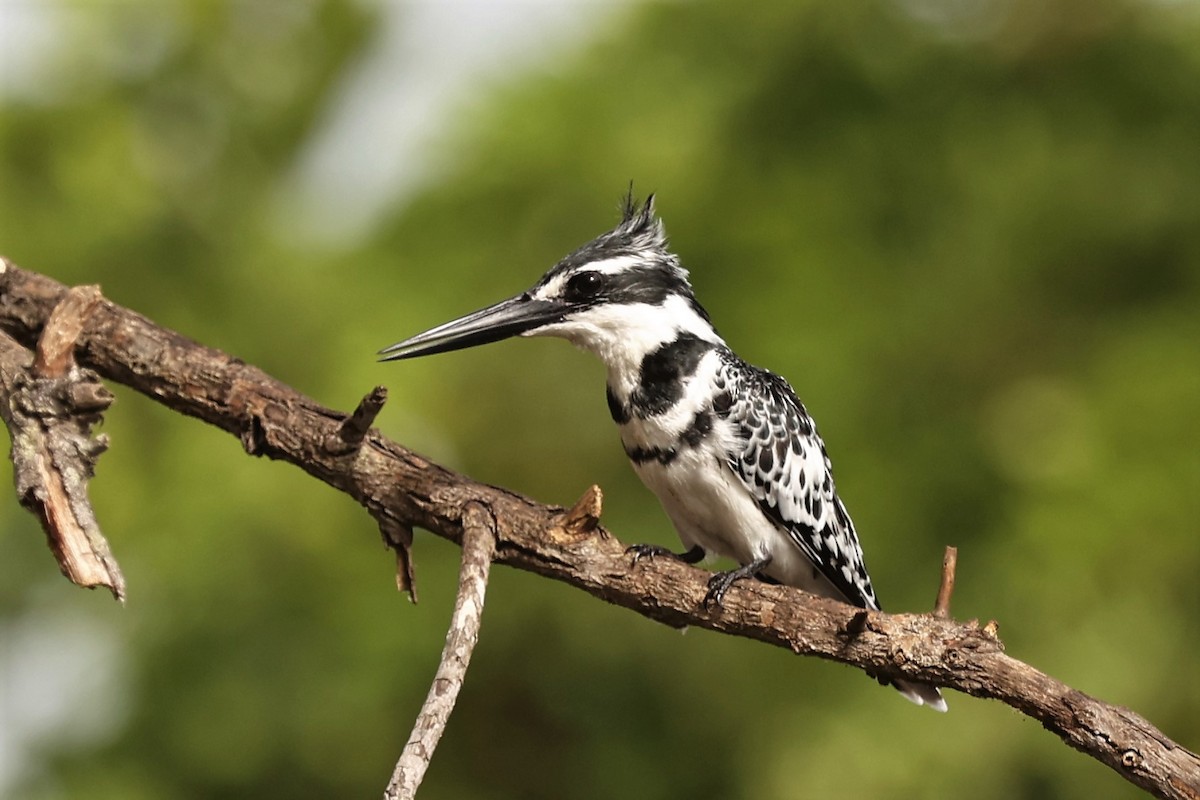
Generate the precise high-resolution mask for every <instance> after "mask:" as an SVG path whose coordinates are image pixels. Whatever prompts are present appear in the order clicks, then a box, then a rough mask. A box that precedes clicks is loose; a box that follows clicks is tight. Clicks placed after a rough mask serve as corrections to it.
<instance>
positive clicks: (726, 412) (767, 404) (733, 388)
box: [716, 353, 879, 609]
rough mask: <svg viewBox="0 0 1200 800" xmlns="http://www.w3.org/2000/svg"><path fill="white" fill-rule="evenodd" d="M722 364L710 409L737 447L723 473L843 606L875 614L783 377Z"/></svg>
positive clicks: (826, 467)
mask: <svg viewBox="0 0 1200 800" xmlns="http://www.w3.org/2000/svg"><path fill="white" fill-rule="evenodd" d="M723 361H724V363H723V364H722V366H721V369H720V370H719V371H718V374H717V384H718V386H717V389H718V398H719V399H718V404H717V407H716V410H717V412H718V413H719V414H721V415H722V416H724V417H725V418H726V419H727V420H728V421H729V423H731V425H732V427H733V430H734V432H735V433H736V435H737V440H738V445H739V446H740V447H735V449H734V450H732V451H730V452H729V454H728V463H729V467H730V468H731V469H732V470H733V472H734V474H736V475H737V476H738V477H740V478H741V479H742V482H743V483H744V484H745V486H746V488H747V489H748V490H749V491H750V493H751V494H752V495H753V497H754V499H755V500H756V501H757V502H758V506H759V508H761V509H762V511H763V513H764V514H766V515H767V516H768V517H769V518H770V519H771V520H773V521H774V522H775V523H776V524H777V525H778V526H779V527H781V528H782V529H783V530H784V531H785V532H786V533H787V534H788V536H789V537H790V538H791V540H792V542H793V543H794V544H795V545H796V547H798V548H799V549H800V551H801V552H803V553H804V555H805V556H806V557H807V558H808V560H809V561H811V562H812V564H813V566H814V567H816V568H817V569H818V570H819V571H820V572H821V574H822V575H824V576H825V578H826V579H828V581H829V582H830V583H831V584H832V585H833V587H834V588H835V589H836V590H837V592H838V593H840V594H841V595H842V596H843V598H844V599H845V600H846V602H848V603H851V604H852V605H856V606H860V607H863V608H870V609H878V608H879V604H878V601H877V600H876V598H875V590H874V589H873V588H872V587H871V578H870V576H868V575H867V570H866V567H865V565H864V563H863V554H862V548H861V547H860V546H859V543H858V534H857V533H855V531H854V523H853V522H851V521H850V516H849V515H848V514H847V513H846V508H845V507H844V506H843V505H842V501H841V500H840V499H839V498H838V496H837V490H836V488H835V486H834V483H833V472H832V469H831V467H830V463H829V457H828V456H827V455H826V453H825V444H824V442H822V441H821V437H820V436H819V435H818V434H817V430H816V427H815V426H814V424H813V421H812V418H811V417H809V415H808V412H807V411H805V409H804V406H803V404H801V402H800V400H799V399H798V398H797V397H796V394H795V392H794V391H792V387H791V386H789V385H788V382H787V381H785V380H784V379H783V378H781V377H779V376H778V375H775V374H774V373H771V372H768V371H767V370H764V369H759V368H758V367H754V366H751V365H750V364H747V363H746V362H744V361H742V360H741V359H739V358H737V356H735V355H733V354H732V353H728V354H727V356H726V357H725V358H724V359H723Z"/></svg>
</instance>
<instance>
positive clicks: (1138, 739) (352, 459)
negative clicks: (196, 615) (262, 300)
mask: <svg viewBox="0 0 1200 800" xmlns="http://www.w3.org/2000/svg"><path fill="white" fill-rule="evenodd" d="M3 266H4V267H5V268H4V269H3V270H2V274H0V328H3V329H4V330H7V331H8V332H9V333H10V334H11V335H12V336H13V337H14V338H16V339H17V340H19V341H21V342H22V343H24V344H25V346H27V347H30V346H32V345H33V343H34V342H35V341H36V339H37V335H38V332H39V331H40V329H41V327H42V326H43V325H44V324H45V320H46V319H47V318H48V317H49V315H50V311H51V309H52V308H53V307H54V305H55V304H56V303H57V302H58V300H59V299H60V298H61V297H62V295H63V294H64V293H65V292H66V289H65V287H63V286H62V285H60V284H58V283H56V282H54V281H52V280H50V279H49V278H45V277H43V276H40V275H37V274H34V273H29V272H25V271H23V270H20V269H18V268H16V267H15V266H12V265H11V264H7V265H3ZM79 348H80V353H79V355H80V358H81V360H82V361H84V362H85V363H87V364H88V365H89V366H91V367H93V368H94V369H96V370H97V371H98V372H100V373H101V374H102V375H104V376H106V377H108V378H111V379H113V380H117V381H119V382H121V383H124V384H127V385H129V386H131V387H133V388H134V389H136V390H138V391H140V392H143V393H145V394H146V395H148V396H149V397H151V398H153V399H155V400H157V401H158V402H160V403H163V404H164V405H166V406H169V407H170V408H173V409H175V410H177V411H180V412H182V413H184V414H189V415H192V416H195V417H199V418H201V419H203V420H206V421H207V422H210V423H212V424H213V425H216V426H218V427H220V428H222V429H223V430H226V431H229V432H230V433H232V434H233V435H235V436H238V437H239V438H240V439H241V440H242V442H243V444H244V445H245V447H246V449H247V451H248V452H251V453H254V454H256V455H266V456H268V457H270V458H277V459H282V460H286V461H289V462H291V463H293V464H295V465H296V466H298V467H300V468H301V469H303V470H305V471H306V472H308V473H309V474H311V475H313V476H315V477H317V478H319V479H321V480H323V481H325V482H326V483H328V484H330V485H331V486H334V487H335V488H337V489H340V490H341V491H344V492H346V493H347V494H349V495H350V496H351V497H353V498H355V499H356V500H357V501H358V502H360V503H361V504H362V505H363V506H365V507H366V508H367V510H368V511H369V512H370V513H371V514H372V516H374V517H375V518H376V519H377V520H380V522H381V526H382V524H383V520H388V521H389V522H390V523H391V524H394V525H395V526H396V528H395V530H400V531H402V530H411V529H412V528H413V527H421V528H424V529H426V530H428V531H431V532H433V533H434V534H436V535H438V536H442V537H444V538H447V539H450V540H452V541H458V540H459V538H460V536H461V532H462V529H463V519H464V516H465V515H466V513H467V512H466V509H467V508H468V506H470V505H472V504H479V505H480V506H482V507H483V508H485V509H487V510H488V512H489V513H490V514H491V516H492V517H493V518H494V519H495V521H496V558H495V560H496V561H498V562H500V563H504V564H508V565H510V566H515V567H518V568H520V569H524V570H529V571H532V572H536V573H538V574H540V575H544V576H547V577H550V578H553V579H555V580H559V581H563V582H565V583H569V584H571V585H573V586H576V587H578V588H580V589H582V590H584V591H586V592H588V593H589V594H592V595H594V596H596V597H599V598H602V599H604V600H606V601H608V602H610V603H614V604H616V605H620V606H624V607H626V608H630V609H632V610H634V611H636V612H638V613H639V614H642V615H644V616H646V617H649V618H651V619H655V620H658V621H661V622H664V623H666V624H669V625H672V626H676V627H678V626H682V625H693V626H699V627H704V628H709V629H712V630H717V631H722V632H725V633H731V634H735V635H738V636H744V637H747V638H752V639H757V640H759V641H763V642H768V643H770V644H773V645H776V646H780V647H785V648H787V649H789V650H792V651H793V652H795V653H799V654H802V655H813V656H818V657H820V658H826V659H830V660H833V661H838V662H841V663H844V664H850V665H853V666H855V667H857V668H858V669H861V670H864V671H866V672H869V673H871V674H873V675H879V676H884V677H890V678H907V679H910V680H916V681H923V682H926V683H932V684H935V685H938V686H943V687H949V688H953V689H957V690H959V691H961V692H966V693H968V694H971V695H974V696H976V697H986V698H994V699H996V700H999V701H1001V702H1003V703H1005V704H1007V705H1009V706H1012V707H1013V708H1015V709H1017V710H1018V711H1020V712H1021V713H1023V714H1026V715H1028V716H1030V717H1032V718H1034V719H1036V720H1038V721H1039V722H1040V723H1041V724H1042V725H1043V726H1044V727H1045V728H1046V729H1047V730H1050V731H1052V732H1053V733H1054V734H1056V735H1057V736H1059V737H1060V738H1061V739H1062V740H1063V741H1064V742H1066V743H1067V744H1069V745H1070V746H1072V747H1074V748H1076V749H1078V750H1080V751H1081V752H1084V753H1086V754H1088V755H1089V756H1091V757H1092V758H1095V759H1097V760H1098V761H1100V762H1101V763H1104V764H1107V765H1108V766H1109V767H1111V768H1112V769H1113V770H1115V771H1116V772H1117V773H1118V774H1119V775H1121V776H1122V777H1123V778H1125V779H1126V780H1128V781H1131V782H1132V783H1134V784H1136V785H1138V786H1141V787H1142V788H1144V789H1146V790H1148V791H1150V792H1152V793H1154V794H1156V795H1157V796H1159V797H1164V798H1179V800H1183V799H1184V798H1189V799H1190V800H1196V798H1197V797H1198V796H1200V757H1197V755H1196V754H1195V753H1193V752H1191V751H1190V750H1188V749H1186V748H1184V747H1181V746H1180V745H1179V744H1177V743H1176V742H1173V741H1172V740H1171V739H1169V738H1168V737H1166V736H1165V735H1164V734H1163V733H1162V732H1161V731H1159V730H1158V729H1156V728H1155V727H1154V726H1153V725H1151V724H1150V723H1149V722H1147V721H1146V720H1145V719H1143V718H1142V717H1140V716H1138V715H1137V714H1135V713H1133V712H1131V711H1129V710H1128V709H1124V708H1120V707H1118V706H1114V705H1110V704H1108V703H1104V702H1102V701H1100V700H1097V699H1095V698H1093V697H1090V696H1088V695H1086V694H1084V693H1082V692H1079V691H1077V690H1075V689H1072V688H1071V687H1069V686H1067V685H1066V684H1064V683H1062V682H1060V681H1057V680H1055V679H1054V678H1051V677H1050V676H1048V675H1046V674H1044V673H1042V672H1040V671H1038V670H1037V669H1035V668H1033V667H1031V666H1029V665H1028V664H1024V663H1022V662H1021V661H1018V660H1016V659H1014V658H1011V657H1010V656H1008V655H1006V654H1005V653H1004V651H1003V646H1002V644H1001V643H1000V641H999V639H998V638H997V637H996V635H995V627H994V626H993V625H991V624H989V625H987V626H985V627H984V628H982V629H980V628H979V627H977V626H976V625H974V624H961V623H957V622H954V621H952V620H949V619H938V618H937V617H935V616H933V615H910V614H884V613H881V612H867V613H866V614H864V613H863V612H861V611H860V610H858V609H855V608H852V607H850V606H847V605H844V604H841V603H837V602H834V601H832V600H826V599H822V598H818V597H814V596H812V595H809V594H806V593H804V592H802V591H799V590H797V589H792V588H790V587H784V586H772V585H768V584H765V583H760V582H754V581H746V582H743V583H739V584H735V585H734V586H733V587H732V588H731V589H730V590H729V593H728V594H727V595H726V596H725V600H724V607H723V608H721V609H708V608H705V607H704V605H703V602H702V601H703V598H704V595H705V591H706V581H707V578H708V573H706V572H704V571H702V570H698V569H696V568H694V567H690V566H687V565H686V564H682V563H680V562H678V561H676V560H674V559H656V560H654V561H653V562H650V561H643V562H641V563H639V564H638V565H637V566H636V567H631V565H630V559H629V557H628V556H626V555H625V554H624V550H625V545H623V544H622V543H621V542H619V541H617V540H616V539H615V538H612V537H610V536H608V535H607V534H606V533H605V532H604V530H603V529H602V528H600V527H598V526H597V527H595V528H594V533H593V534H592V535H588V530H587V526H586V525H583V526H577V525H568V524H564V519H569V518H570V517H571V515H565V516H564V512H563V510H562V509H561V508H557V507H548V506H544V505H541V504H539V503H536V502H534V501H533V500H530V499H529V498H526V497H522V496H520V495H518V494H515V493H513V492H509V491H506V490H504V489H499V488H496V487H492V486H487V485H485V484H481V483H477V482H475V481H473V480H471V479H470V478H467V477H465V476H462V475H458V474H456V473H453V472H451V471H449V470H447V469H445V468H443V467H441V466H439V465H437V464H434V463H431V462H429V461H428V460H426V459H424V458H422V457H421V456H419V455H417V454H416V453H413V452H411V451H409V450H407V449H405V448H404V447H402V446H400V445H399V444H397V443H395V442H392V441H390V440H388V439H386V438H384V437H383V436H382V435H380V434H379V433H378V432H377V431H373V430H372V431H370V432H368V433H367V435H366V437H365V439H364V441H363V443H362V446H361V447H359V448H358V449H356V450H354V451H352V452H350V453H346V454H333V453H330V452H329V450H328V449H327V448H326V447H325V446H324V445H323V443H324V442H326V441H328V440H329V439H328V437H330V436H331V435H334V436H336V435H337V431H338V429H339V427H340V426H341V425H342V424H343V422H344V420H345V419H346V415H345V414H341V413H338V412H335V411H332V410H330V409H327V408H324V407H322V406H320V405H319V404H317V403H316V402H315V401H313V400H311V399H309V398H307V397H305V396H303V395H301V394H299V393H298V392H296V391H295V390H293V389H291V388H290V387H288V386H285V385H284V384H282V383H280V382H279V381H277V380H275V379H274V378H272V377H270V376H269V375H266V374H265V373H264V372H262V371H261V370H259V369H257V368H255V367H253V366H250V365H247V364H245V363H243V362H241V361H239V360H237V359H235V358H232V357H230V356H228V355H226V354H224V353H222V352H220V351H217V350H213V349H211V348H208V347H204V346H202V345H199V344H196V343H195V342H192V341H191V340H189V339H186V338H185V337H183V336H181V335H179V334H178V333H175V332H173V331H170V330H167V329H164V328H161V327H159V326H157V325H155V324H154V323H152V322H150V321H149V320H147V319H146V318H145V317H142V316H141V315H139V314H136V313H134V312H132V311H129V310H127V309H124V308H121V307H120V306H117V305H114V304H112V303H110V302H107V301H101V302H100V303H99V305H98V306H97V307H96V309H95V310H94V312H93V313H92V315H91V318H90V319H89V321H88V324H87V325H86V326H85V329H84V332H83V335H82V336H81V337H80V340H79ZM583 516H584V517H586V514H585V515H583ZM385 533H386V529H385ZM856 620H857V624H856ZM851 631H854V632H853V634H851V633H850V632H851Z"/></svg>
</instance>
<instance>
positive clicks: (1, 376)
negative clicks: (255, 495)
mask: <svg viewBox="0 0 1200 800" xmlns="http://www.w3.org/2000/svg"><path fill="white" fill-rule="evenodd" d="M2 265H3V262H0V266H2ZM99 300H100V291H99V289H98V288H96V287H94V286H89V287H78V288H76V289H72V290H71V291H70V292H68V293H65V294H64V295H63V299H62V302H61V303H58V304H57V306H56V307H55V308H54V310H53V313H52V314H51V315H50V317H49V320H48V321H47V323H46V326H45V329H44V330H43V331H42V332H41V335H40V336H39V337H38V339H37V343H36V348H37V354H36V356H34V355H33V354H31V353H30V352H29V351H28V350H27V349H25V348H24V347H22V346H21V345H20V344H18V343H17V342H15V341H14V340H13V339H12V338H11V337H9V336H8V335H7V334H0V417H3V419H4V423H5V425H7V427H8V430H9V435H10V437H11V439H12V462H13V479H14V481H15V483H16V489H17V498H18V500H19V501H20V503H21V505H22V506H24V507H25V508H26V509H28V510H29V511H30V512H31V513H32V514H34V516H36V517H37V518H38V521H39V522H40V523H41V525H42V529H43V530H44V531H45V532H46V539H47V541H48V543H49V545H50V549H51V551H52V552H53V553H54V557H55V558H56V559H57V560H58V565H59V569H60V570H62V573H63V575H65V576H66V577H67V578H68V579H69V580H71V581H72V582H74V583H76V584H78V585H79V586H83V587H87V588H94V587H97V586H103V587H106V588H107V589H108V590H109V591H110V592H112V594H113V597H115V598H116V599H118V600H124V598H125V578H124V576H123V575H122V574H121V569H120V567H119V566H118V565H117V561H116V559H115V558H114V557H113V555H112V551H111V550H110V548H109V546H108V541H107V540H106V539H105V538H104V534H103V533H101V531H100V526H99V524H98V523H97V521H96V512H95V511H94V510H93V508H92V503H91V500H90V499H89V498H88V492H87V482H88V480H89V479H90V478H91V477H92V474H93V473H94V470H95V465H96V460H97V459H98V458H99V456H100V454H101V453H102V452H104V450H105V448H106V447H107V446H108V439H107V438H106V437H104V436H96V437H93V436H92V428H93V426H95V425H96V424H97V423H98V422H99V421H100V415H101V412H103V411H104V410H105V409H106V408H108V406H109V405H110V404H111V403H112V401H113V396H112V394H111V393H110V392H109V391H108V389H106V388H105V387H104V386H103V385H102V384H101V383H100V379H99V376H97V375H96V374H95V373H94V372H92V371H91V370H86V369H81V368H80V367H78V366H76V364H75V360H74V358H73V351H74V347H75V340H76V338H77V337H78V336H79V334H80V332H81V331H82V330H83V326H84V324H85V322H86V320H87V317H88V315H89V314H90V312H91V310H92V309H93V308H95V306H96V304H97V303H98V302H99Z"/></svg>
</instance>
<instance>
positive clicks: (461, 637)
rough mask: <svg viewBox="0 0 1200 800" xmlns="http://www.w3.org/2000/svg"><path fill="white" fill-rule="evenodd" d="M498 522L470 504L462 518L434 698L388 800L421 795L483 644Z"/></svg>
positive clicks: (415, 728) (429, 699)
mask: <svg viewBox="0 0 1200 800" xmlns="http://www.w3.org/2000/svg"><path fill="white" fill-rule="evenodd" d="M495 530H496V522H495V520H493V519H492V517H491V515H490V514H489V513H488V510H487V509H486V508H484V507H483V506H481V505H479V504H478V503H468V504H467V507H466V509H465V510H464V513H463V532H462V550H463V554H462V567H461V568H460V569H459V573H458V596H457V597H456V598H455V600H454V613H453V614H452V615H451V617H450V630H449V631H448V632H447V633H446V646H445V648H443V649H442V660H441V663H439V664H438V668H437V673H436V674H435V675H434V678H433V685H432V686H430V687H429V695H428V696H427V697H426V698H425V704H424V705H423V706H422V707H421V713H420V714H418V715H417V721H416V723H415V724H414V725H413V729H412V735H410V736H409V738H408V744H406V745H404V752H403V753H401V754H400V760H399V761H397V762H396V771H395V772H393V773H392V780H391V782H390V783H388V786H387V789H386V791H384V793H383V796H384V800H411V799H412V798H413V797H415V796H416V794H417V788H418V787H419V786H420V785H421V779H422V778H424V777H425V770H426V769H428V768H429V760H430V759H431V758H433V751H434V748H436V747H437V744H438V741H439V740H440V739H441V738H442V733H443V732H444V731H445V730H446V723H447V722H448V721H449V720H450V712H451V711H453V710H454V704H455V702H457V700H458V692H459V690H460V689H462V685H463V681H464V680H465V679H466V676H467V667H468V665H470V663H471V653H473V652H474V650H475V642H476V641H478V639H479V622H480V618H481V617H482V616H483V601H484V595H485V593H486V592H487V582H488V573H489V571H490V570H491V567H492V556H493V555H494V554H495V552H496V534H495Z"/></svg>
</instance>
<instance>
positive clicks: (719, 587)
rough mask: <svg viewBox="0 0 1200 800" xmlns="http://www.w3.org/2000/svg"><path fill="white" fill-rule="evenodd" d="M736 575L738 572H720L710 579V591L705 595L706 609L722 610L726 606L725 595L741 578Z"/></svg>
mask: <svg viewBox="0 0 1200 800" xmlns="http://www.w3.org/2000/svg"><path fill="white" fill-rule="evenodd" d="M736 573H737V570H730V571H729V572H718V573H717V574H716V575H713V576H712V577H711V578H709V579H708V591H707V592H705V593H704V607H705V608H713V607H716V608H721V607H722V606H723V605H724V601H725V593H726V592H728V591H729V587H730V586H733V584H734V582H735V581H737V580H738V578H740V577H741V576H740V575H737V574H736Z"/></svg>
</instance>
